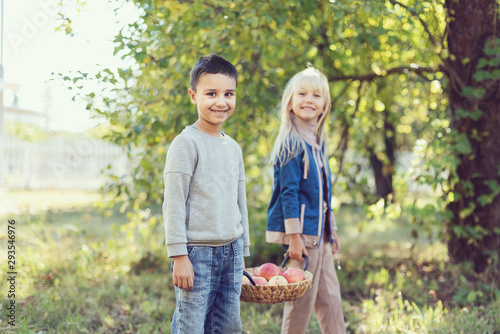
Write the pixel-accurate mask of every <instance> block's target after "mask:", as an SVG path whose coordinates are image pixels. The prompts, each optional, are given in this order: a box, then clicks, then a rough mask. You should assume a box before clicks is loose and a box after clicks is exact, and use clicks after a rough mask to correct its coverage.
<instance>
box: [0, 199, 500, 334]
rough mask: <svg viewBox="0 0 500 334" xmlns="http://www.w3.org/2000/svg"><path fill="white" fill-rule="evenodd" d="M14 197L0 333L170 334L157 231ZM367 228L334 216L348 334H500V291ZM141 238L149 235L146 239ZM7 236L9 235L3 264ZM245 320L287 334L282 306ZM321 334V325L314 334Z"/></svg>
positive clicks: (87, 208) (428, 244)
mask: <svg viewBox="0 0 500 334" xmlns="http://www.w3.org/2000/svg"><path fill="white" fill-rule="evenodd" d="M2 195H4V194H2ZM8 195H9V196H10V195H12V198H17V200H16V201H17V203H23V202H24V203H28V204H29V210H27V207H26V206H24V208H23V207H21V209H19V208H18V207H15V206H12V207H11V208H12V209H11V210H10V212H5V210H4V212H2V213H1V217H2V222H6V221H7V220H8V219H15V220H16V225H15V226H16V261H17V262H16V271H17V272H18V275H17V281H16V306H17V308H16V312H17V313H16V327H11V326H9V325H8V324H7V322H6V320H7V318H6V314H7V309H6V307H7V306H8V304H7V302H8V299H7V298H6V293H5V292H6V291H8V287H7V282H6V280H2V281H1V282H0V291H2V292H3V294H2V308H1V310H0V320H1V321H2V322H1V323H0V332H2V333H39V334H44V333H170V319H171V316H172V313H173V310H174V307H175V297H174V294H173V285H172V279H171V275H170V272H169V265H170V261H169V259H168V258H167V256H166V251H165V249H164V246H163V228H162V226H161V224H159V223H158V221H156V222H155V223H154V224H150V222H151V221H153V222H154V219H153V220H152V219H151V218H149V219H144V220H141V222H140V223H139V224H138V225H136V226H135V227H134V228H129V229H127V228H126V226H127V225H126V223H127V221H129V218H127V217H126V215H125V214H122V213H120V212H119V210H115V211H113V212H110V214H108V215H101V214H100V213H99V211H98V210H97V209H96V207H95V206H94V205H93V204H92V203H94V202H95V201H97V200H98V199H99V195H98V194H96V193H89V192H71V191H64V192H60V191H48V192H28V193H22V192H16V193H14V194H8ZM28 198H31V200H28V201H26V199H28ZM54 199H57V200H54ZM359 219H362V217H361V214H359V213H356V212H355V211H354V210H351V209H343V210H340V212H339V215H338V216H337V220H338V221H339V222H342V224H343V225H342V227H343V228H342V229H341V230H339V234H340V240H341V241H342V254H341V258H342V261H341V264H342V267H343V269H342V271H341V272H339V279H340V282H341V289H342V293H343V309H344V315H345V316H346V318H347V327H348V331H349V332H350V333H481V334H483V333H498V332H499V328H500V311H499V309H500V303H499V298H498V297H497V296H496V295H497V294H498V289H497V288H496V287H493V288H492V287H491V284H490V285H488V282H483V283H481V282H479V283H474V284H473V283H469V281H470V280H469V279H468V278H469V276H468V275H469V274H468V273H467V270H466V268H465V269H464V268H460V267H456V266H450V265H449V264H448V263H447V257H446V249H445V246H444V245H443V244H441V243H439V242H437V241H432V240H425V241H421V242H419V243H418V244H417V245H414V244H413V241H412V239H411V236H410V235H411V229H410V228H409V227H408V226H405V225H404V224H403V223H395V222H389V221H374V222H370V223H367V224H366V226H365V228H364V229H363V230H362V231H361V232H360V231H359V230H358V227H357V226H358V224H356V223H355V221H356V220H359ZM141 229H146V230H148V229H149V230H152V231H150V232H151V233H149V234H148V235H147V238H145V237H144V235H142V237H138V235H139V234H138V231H140V230H141ZM6 232H7V227H6V224H3V223H2V224H1V225H0V240H1V241H2V242H1V247H0V248H1V249H2V253H3V254H6V242H4V241H7V240H8V239H7V238H6V237H7V236H6ZM4 263H5V262H4ZM2 265H3V264H2ZM254 265H257V264H251V263H247V266H254ZM3 268H4V267H3ZM457 296H458V297H459V298H457ZM241 312H242V313H241V314H242V323H243V328H244V333H259V334H260V333H279V331H280V326H281V316H282V312H283V305H282V304H277V305H257V304H249V303H242V305H241ZM320 332H321V331H320V329H319V325H318V323H317V321H316V319H315V318H314V317H313V318H312V320H311V323H310V325H309V332H308V333H320Z"/></svg>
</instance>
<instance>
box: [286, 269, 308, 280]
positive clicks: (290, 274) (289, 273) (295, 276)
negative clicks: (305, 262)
mask: <svg viewBox="0 0 500 334" xmlns="http://www.w3.org/2000/svg"><path fill="white" fill-rule="evenodd" d="M283 277H284V278H286V280H287V281H288V283H297V282H300V281H303V280H305V279H306V277H305V276H304V272H303V271H302V270H300V269H297V268H290V269H287V270H286V271H285V273H284V274H283Z"/></svg>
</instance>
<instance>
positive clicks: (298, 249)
mask: <svg viewBox="0 0 500 334" xmlns="http://www.w3.org/2000/svg"><path fill="white" fill-rule="evenodd" d="M302 254H305V255H308V254H307V249H306V246H304V242H303V241H302V238H301V237H300V233H297V234H290V245H289V247H288V255H289V256H290V258H291V259H293V260H297V261H302Z"/></svg>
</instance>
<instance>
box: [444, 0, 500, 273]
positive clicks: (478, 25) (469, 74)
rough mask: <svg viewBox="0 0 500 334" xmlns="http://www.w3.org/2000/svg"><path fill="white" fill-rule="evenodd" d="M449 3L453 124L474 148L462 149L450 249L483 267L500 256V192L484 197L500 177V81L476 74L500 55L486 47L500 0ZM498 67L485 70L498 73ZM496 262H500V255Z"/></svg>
mask: <svg viewBox="0 0 500 334" xmlns="http://www.w3.org/2000/svg"><path fill="white" fill-rule="evenodd" d="M445 6H446V8H447V19H448V26H447V41H448V48H449V52H450V57H449V58H448V59H447V60H446V61H445V63H444V64H443V65H444V70H445V72H446V73H447V75H448V78H449V84H450V85H449V101H450V108H451V127H452V128H453V129H455V130H457V131H458V133H459V134H463V135H465V136H466V137H467V138H468V140H469V142H470V144H471V148H472V153H470V154H469V153H466V152H464V151H462V153H463V154H459V155H458V157H459V159H460V163H459V165H458V167H457V170H456V173H457V175H458V179H459V180H458V183H457V184H456V185H455V187H454V189H453V191H454V194H455V200H454V201H453V202H451V203H450V204H449V209H450V210H451V212H452V218H451V220H450V221H449V223H448V236H449V240H448V252H449V256H450V259H451V260H452V261H455V262H465V261H473V263H474V266H475V270H476V271H477V272H483V271H484V270H485V269H486V268H487V267H488V266H489V264H490V263H492V261H494V260H495V259H498V252H499V249H500V236H499V234H498V232H495V230H494V229H498V228H500V195H498V194H497V195H496V196H494V198H493V199H492V201H490V203H485V202H484V201H483V200H482V199H481V198H480V196H481V195H483V198H485V196H484V195H486V196H487V194H492V193H493V191H492V189H491V187H490V186H488V182H489V183H490V184H491V182H495V180H496V181H498V180H500V176H499V173H500V170H499V168H500V107H499V106H500V103H499V101H500V82H499V80H498V79H497V80H493V79H488V80H485V81H482V82H477V81H476V80H475V79H474V77H473V76H474V74H475V73H476V72H477V70H478V69H477V64H478V61H479V59H480V58H487V59H491V58H494V57H495V55H493V56H491V55H490V56H487V55H485V53H484V47H485V45H486V43H487V42H488V41H492V40H495V38H499V37H500V22H498V21H499V20H498V7H497V2H496V0H447V1H445ZM499 56H500V55H498V54H497V55H496V57H499ZM498 68H500V67H499V66H495V67H493V66H488V67H486V68H484V70H486V71H488V72H489V73H492V71H493V70H494V69H498ZM464 87H473V88H479V87H483V88H485V90H486V93H485V94H484V95H483V96H477V97H475V98H474V97H470V96H469V97H466V96H464V95H469V94H463V88H464ZM475 110H481V111H482V116H481V117H479V119H477V118H476V117H471V115H470V114H468V113H473V112H474V111H475ZM464 115H469V116H465V117H464ZM483 134H485V135H484V136H483ZM491 180H493V181H491ZM485 182H486V183H485ZM468 210H470V211H468ZM496 231H498V230H496ZM496 265H497V267H500V266H499V261H497V263H496Z"/></svg>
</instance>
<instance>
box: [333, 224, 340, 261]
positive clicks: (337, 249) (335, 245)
mask: <svg viewBox="0 0 500 334" xmlns="http://www.w3.org/2000/svg"><path fill="white" fill-rule="evenodd" d="M332 236H333V244H332V254H333V255H335V254H336V253H337V252H340V241H339V238H338V237H337V231H335V230H334V231H333V232H332Z"/></svg>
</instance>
